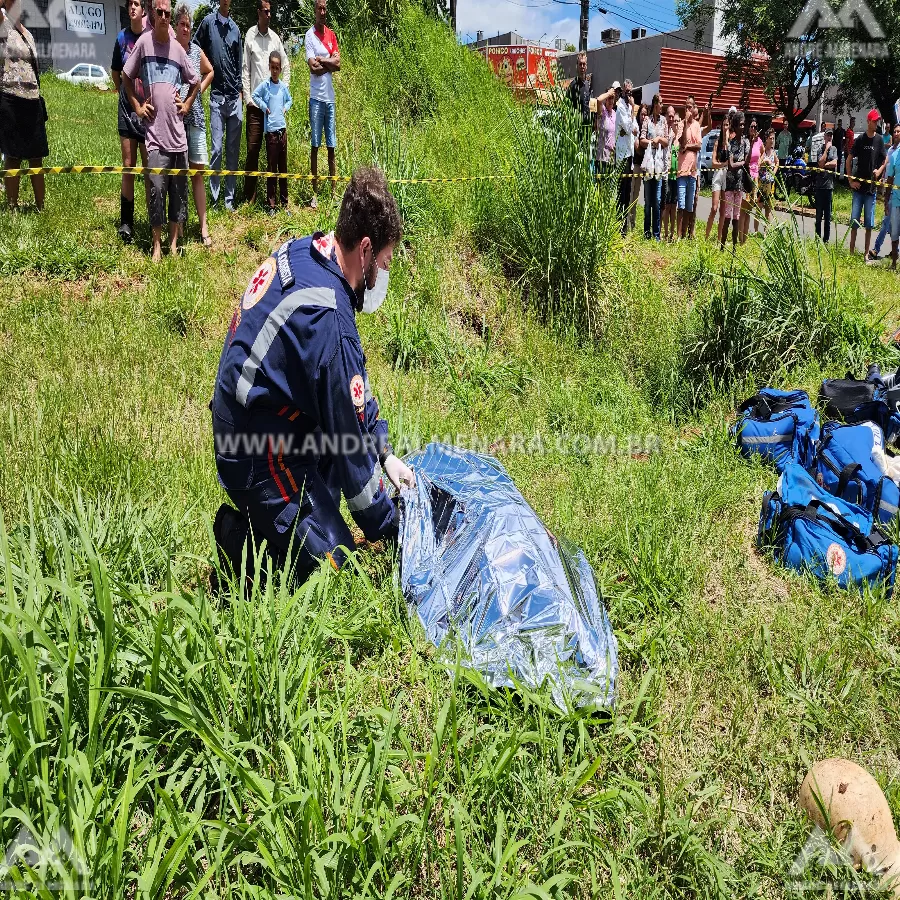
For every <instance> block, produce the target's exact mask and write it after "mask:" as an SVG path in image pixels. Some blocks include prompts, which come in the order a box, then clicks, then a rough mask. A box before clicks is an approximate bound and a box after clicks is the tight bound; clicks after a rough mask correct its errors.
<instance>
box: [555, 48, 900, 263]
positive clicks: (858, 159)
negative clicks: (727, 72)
mask: <svg viewBox="0 0 900 900" xmlns="http://www.w3.org/2000/svg"><path fill="white" fill-rule="evenodd" d="M577 65H578V68H577V73H576V76H575V78H573V79H572V81H571V82H570V84H569V86H568V88H567V97H568V99H569V102H570V103H571V104H572V106H573V107H574V108H575V111H576V113H577V114H580V115H581V118H582V124H583V125H584V128H585V138H586V141H585V142H586V144H587V143H590V145H591V147H592V149H591V156H592V167H593V171H594V172H595V173H596V174H597V176H598V177H603V176H606V177H611V178H617V179H618V182H619V183H618V206H619V210H620V213H621V216H622V228H623V231H624V232H628V231H629V230H630V229H632V228H634V226H635V219H636V214H637V204H638V197H639V194H640V192H641V191H642V190H643V204H644V237H646V238H647V239H648V240H650V239H654V240H669V241H671V240H674V239H676V238H686V237H693V235H694V227H695V221H696V215H697V213H696V200H697V197H698V196H699V193H700V176H701V172H700V167H699V155H700V150H701V146H702V142H703V138H704V137H705V136H706V135H707V134H708V133H709V132H710V131H711V130H712V129H713V127H714V124H713V115H712V113H713V107H712V98H710V101H709V103H708V104H707V106H706V107H705V108H704V109H703V110H702V111H701V110H700V108H699V106H698V104H697V102H696V100H695V98H694V97H693V96H690V95H689V96H688V97H686V98H685V100H684V101H683V104H682V105H681V106H680V110H681V111H682V112H683V116H682V115H679V113H678V111H676V108H675V106H673V105H668V106H666V107H665V108H664V107H663V104H662V100H661V98H660V96H659V94H654V95H653V98H652V101H651V103H650V104H649V106H648V105H647V104H646V103H640V104H638V103H636V102H635V100H634V97H633V87H632V83H631V82H630V81H629V80H627V79H626V80H625V82H624V84H620V83H619V82H618V81H614V82H613V83H612V85H611V86H610V88H609V89H608V90H606V91H603V92H601V93H600V94H598V95H596V96H592V95H591V85H590V81H589V79H588V77H587V57H586V56H585V55H583V54H579V57H578V61H577ZM880 119H881V116H880V114H879V113H878V111H877V110H872V111H871V112H870V113H869V114H868V116H867V119H866V131H865V132H863V133H861V134H860V135H856V134H855V132H854V128H855V126H856V120H855V119H854V118H852V117H851V119H850V124H849V128H846V129H845V128H844V127H843V125H842V120H841V119H838V122H837V125H836V126H835V127H833V128H832V127H830V126H829V127H826V128H825V129H824V132H823V134H822V136H821V138H820V140H818V141H815V140H813V139H812V137H811V138H810V141H809V146H808V151H807V152H805V153H803V154H802V155H799V154H798V155H796V158H795V155H794V154H792V152H791V134H790V132H789V131H788V129H787V128H782V129H781V131H780V133H778V135H777V136H776V132H775V129H774V128H773V127H771V125H769V127H766V128H761V127H760V122H759V120H758V119H757V118H756V117H754V116H749V115H747V114H745V113H744V112H742V111H741V110H738V109H735V108H734V107H732V108H731V109H730V110H729V111H728V112H727V113H726V114H725V116H724V117H723V120H722V122H721V123H720V125H719V126H718V127H719V132H718V136H717V137H716V139H715V143H714V146H713V149H712V158H711V161H710V168H711V170H712V174H711V184H710V186H711V189H712V191H711V193H712V196H711V203H710V210H709V214H708V217H707V221H706V237H707V238H709V237H710V234H711V233H712V230H713V228H716V227H717V237H718V241H719V244H720V246H721V247H722V248H723V249H724V247H725V245H726V242H727V240H728V233H729V230H730V231H731V242H732V246H737V244H738V243H743V242H744V241H745V240H746V239H747V235H748V233H749V231H750V223H751V221H752V222H753V230H754V232H756V233H758V232H759V231H760V229H761V227H762V228H764V227H765V225H766V224H767V223H768V222H769V219H770V217H771V214H772V209H773V207H774V200H775V188H776V184H777V183H778V182H779V180H780V176H779V173H780V172H781V173H782V177H783V176H784V175H786V174H787V173H791V172H794V171H797V170H799V169H800V167H802V168H803V169H806V170H808V171H807V176H808V179H809V181H810V182H811V186H810V192H811V194H812V197H813V200H814V202H815V208H816V226H815V227H816V234H817V235H818V236H819V237H820V238H821V239H822V240H823V241H824V242H825V243H828V241H829V240H830V237H831V219H832V206H833V194H834V186H835V178H836V177H837V176H838V175H839V174H843V175H846V177H847V180H848V183H849V186H850V189H851V191H852V198H853V199H852V212H851V217H850V219H851V221H850V243H849V249H850V251H851V252H853V251H854V249H855V247H856V238H857V232H858V230H859V228H863V229H864V230H865V254H866V260H867V261H868V262H874V261H875V260H876V259H877V258H878V254H879V253H880V251H881V247H882V244H883V242H884V240H885V238H886V237H887V236H888V235H890V237H891V242H892V253H891V256H892V265H893V267H896V264H897V249H898V241H900V190H893V189H892V188H893V185H894V182H895V180H897V174H898V173H897V172H896V169H900V153H897V148H898V146H900V125H897V126H895V127H894V129H893V136H892V139H891V143H890V144H889V145H888V146H886V143H885V140H886V139H885V138H884V137H883V136H882V134H881V133H879V123H880ZM879 182H880V183H879ZM879 195H880V196H881V197H882V198H883V202H884V218H883V221H882V224H881V229H880V232H879V234H878V236H877V238H876V242H875V246H874V248H872V247H871V246H870V245H871V237H872V231H873V230H874V228H875V206H876V203H877V198H878V196H879ZM717 220H718V225H717Z"/></svg>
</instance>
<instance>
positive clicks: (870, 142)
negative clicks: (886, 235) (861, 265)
mask: <svg viewBox="0 0 900 900" xmlns="http://www.w3.org/2000/svg"><path fill="white" fill-rule="evenodd" d="M880 120H881V114H880V113H879V112H878V110H877V109H873V110H871V111H870V112H869V114H868V115H867V116H866V133H865V134H863V135H861V136H860V137H858V138H856V139H855V140H854V141H853V149H852V150H851V151H850V153H849V154H848V156H847V170H846V174H847V178H848V179H849V180H850V189H851V190H852V191H853V207H852V211H851V213H850V252H851V253H852V252H853V251H854V249H855V248H856V233H857V231H858V230H859V227H860V224H862V226H863V228H865V229H866V250H865V253H866V258H868V256H869V248H870V245H871V243H872V229H873V228H874V227H875V194H876V182H877V181H878V179H879V178H881V176H882V175H883V174H884V167H885V163H886V161H887V160H886V155H885V152H884V142H883V141H882V140H881V135H879V134H877V133H876V132H877V128H878V122H879V121H880ZM860 214H863V220H862V221H861V220H860Z"/></svg>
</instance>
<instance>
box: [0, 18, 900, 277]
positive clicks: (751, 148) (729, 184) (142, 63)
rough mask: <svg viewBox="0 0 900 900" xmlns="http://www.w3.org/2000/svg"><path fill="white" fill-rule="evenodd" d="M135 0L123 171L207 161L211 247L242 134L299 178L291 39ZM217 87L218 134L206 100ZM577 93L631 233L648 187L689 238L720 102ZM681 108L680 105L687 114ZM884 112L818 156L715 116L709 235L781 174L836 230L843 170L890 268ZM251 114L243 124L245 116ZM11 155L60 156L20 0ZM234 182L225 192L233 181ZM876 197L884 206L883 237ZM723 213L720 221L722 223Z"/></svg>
mask: <svg viewBox="0 0 900 900" xmlns="http://www.w3.org/2000/svg"><path fill="white" fill-rule="evenodd" d="M144 2H145V3H146V7H144V6H142V0H128V2H127V7H126V9H127V13H128V18H129V24H128V26H127V27H125V28H123V29H122V31H120V32H119V34H118V36H117V38H116V41H115V45H114V50H113V58H112V64H111V70H112V77H113V81H114V83H115V86H116V88H117V90H118V92H119V100H118V132H119V139H120V146H121V153H122V164H123V165H124V166H136V165H137V164H138V160H139V159H140V163H141V164H142V165H144V166H149V167H150V168H164V169H184V170H197V171H196V172H195V173H194V174H192V175H191V176H190V182H191V185H192V194H193V199H194V205H195V207H196V211H197V218H198V222H199V228H200V239H201V240H202V242H203V244H204V245H206V246H211V244H212V239H211V237H210V234H209V227H208V222H207V214H206V213H207V210H206V206H207V192H206V183H205V177H204V175H203V174H202V171H200V170H203V169H206V168H212V169H217V170H221V169H223V168H224V169H225V170H234V169H237V168H238V166H239V157H240V147H241V134H242V131H245V133H246V157H245V164H244V165H245V169H246V170H247V171H256V170H258V168H259V165H260V152H261V149H262V146H263V143H265V147H266V170H267V171H269V172H274V173H286V172H287V150H288V147H287V114H288V111H289V110H290V109H291V106H292V102H293V101H292V97H291V93H290V88H289V85H290V61H289V60H288V57H287V54H286V53H285V51H284V47H283V45H282V42H281V39H280V38H279V36H278V35H277V34H276V33H275V31H274V30H273V29H272V28H271V27H270V19H271V0H257V3H256V11H257V24H256V25H254V26H252V27H251V28H250V29H249V30H248V31H247V34H246V35H245V36H244V38H243V40H242V38H241V34H240V31H239V29H238V26H237V25H236V23H235V22H234V20H233V19H232V18H230V16H229V7H230V3H231V0H218V9H217V10H216V11H214V12H211V13H209V14H208V15H207V16H206V17H205V18H204V19H203V20H202V21H201V22H200V24H199V26H198V28H197V31H196V34H192V28H193V16H192V11H191V8H190V7H189V6H188V4H187V3H185V2H180V3H179V5H178V6H176V7H175V8H174V10H173V8H172V5H171V4H172V0H144ZM326 18H327V0H315V24H314V25H313V26H312V27H311V28H310V29H309V30H308V31H307V33H306V39H305V56H306V61H307V65H308V66H309V70H310V89H309V93H310V96H309V124H310V131H311V141H310V144H311V147H310V172H311V176H312V179H311V180H312V198H311V200H310V205H311V206H312V207H316V206H317V202H318V201H317V191H318V150H319V147H320V146H321V143H322V140H323V138H324V140H325V144H326V147H327V150H328V171H329V175H330V176H334V175H335V174H336V168H335V146H336V133H335V94H334V85H333V83H332V73H333V72H336V71H338V70H339V69H340V64H341V56H340V49H339V47H338V42H337V38H336V36H335V34H334V32H333V31H332V30H331V29H330V28H328V27H327V25H326V24H325V23H326ZM207 90H208V91H209V133H210V136H211V143H212V147H211V152H210V149H209V148H208V147H207V139H206V136H207V121H206V115H207V114H206V111H205V110H204V106H203V94H204V93H206V92H207ZM567 96H568V99H569V101H570V102H571V103H572V105H573V106H574V108H575V110H576V112H577V113H578V114H580V115H581V117H582V124H583V125H584V132H585V136H586V143H587V144H590V145H591V147H592V150H591V157H592V159H591V165H592V168H593V171H594V172H595V173H596V174H597V175H598V177H604V176H605V177H608V178H615V179H617V180H618V186H617V194H618V206H619V210H620V213H621V216H622V222H623V225H622V227H623V231H625V232H627V231H629V230H630V229H632V228H634V226H635V219H636V215H637V206H638V199H639V195H640V193H641V191H643V206H644V222H643V225H644V236H645V237H646V238H647V239H655V240H669V241H671V240H674V239H676V238H688V237H693V235H694V228H695V224H696V216H697V212H696V205H697V197H698V196H699V193H700V175H701V172H700V166H699V156H700V150H701V146H702V142H703V139H704V137H705V136H706V135H707V134H708V133H709V132H710V130H711V129H712V128H713V127H714V124H713V107H712V98H710V100H709V103H708V104H707V106H706V107H705V108H704V109H703V110H701V109H700V108H699V106H698V104H697V102H696V100H695V98H694V97H693V96H688V97H686V98H685V100H684V102H683V104H682V105H680V107H679V110H676V108H675V106H674V105H667V106H665V107H664V106H663V103H662V100H661V98H660V96H659V94H655V95H654V96H653V98H652V101H651V103H650V104H649V106H648V104H646V103H640V104H638V103H636V102H635V100H634V95H633V87H632V84H631V82H630V81H628V80H627V79H626V81H625V82H624V84H620V83H619V82H618V81H615V82H613V83H612V85H611V86H610V87H609V89H608V90H606V91H603V92H602V93H600V94H599V95H597V96H592V95H591V85H590V80H589V79H588V77H587V58H586V57H585V56H584V55H583V54H579V56H578V70H577V74H576V77H575V78H574V79H573V80H572V81H571V83H570V84H569V86H568V89H567ZM679 111H680V114H679ZM880 119H881V117H880V115H879V113H878V111H877V110H872V111H871V112H870V113H869V114H868V116H867V118H866V130H865V131H864V132H862V133H860V134H857V133H856V131H855V128H856V121H855V119H854V118H852V117H851V118H850V121H849V127H848V128H846V129H845V128H844V127H843V124H842V120H841V119H838V121H837V124H836V126H834V127H833V128H832V127H830V126H829V127H827V128H825V130H824V132H823V133H822V134H821V135H820V136H819V137H818V139H813V138H812V136H810V140H809V141H808V144H807V148H806V152H802V148H798V150H797V151H794V152H793V153H792V151H791V134H790V132H789V131H788V129H787V128H783V129H782V130H781V131H780V132H779V133H778V134H777V136H776V132H775V130H774V129H773V128H772V127H771V126H770V127H766V128H761V127H760V123H759V121H758V120H757V118H755V117H753V116H747V115H745V113H744V112H742V111H740V110H737V109H735V108H734V107H732V108H731V109H730V110H729V111H728V113H726V115H725V116H724V118H723V120H722V122H721V123H720V124H719V131H718V135H717V137H716V139H715V143H714V146H713V148H712V155H711V161H710V168H711V188H712V191H711V194H712V196H711V204H710V210H709V214H708V217H707V221H706V237H707V238H709V237H710V235H711V233H712V230H713V228H716V229H717V232H716V234H717V238H718V241H719V244H720V246H721V247H722V248H724V247H725V244H726V242H727V240H728V236H729V231H730V232H731V242H732V246H737V244H738V243H743V242H744V241H745V240H746V239H747V235H748V234H749V231H750V223H751V221H752V222H753V230H754V232H757V233H758V232H759V231H760V227H761V225H762V226H764V225H765V224H766V223H767V222H768V221H769V219H770V216H771V213H772V209H773V205H774V196H775V187H776V183H777V182H778V180H779V173H780V172H781V173H782V174H784V173H793V172H796V171H798V170H805V172H806V179H807V183H808V193H810V195H811V196H812V198H813V200H814V203H815V210H816V213H815V216H816V225H815V230H816V234H817V235H818V236H819V237H820V238H821V239H822V240H823V241H824V242H825V243H828V241H829V240H830V238H831V220H832V207H833V201H832V198H833V194H834V187H835V180H836V178H839V177H846V178H847V181H848V183H849V186H850V188H851V191H852V211H851V223H850V227H851V230H850V242H849V249H850V251H851V252H853V251H854V249H855V248H856V241H857V233H858V230H859V228H863V229H864V230H865V250H864V252H865V255H866V260H867V261H869V262H874V261H875V260H876V259H877V258H878V256H879V254H880V252H881V249H882V246H883V244H884V241H885V239H886V238H887V237H888V236H890V238H891V244H892V249H891V256H892V263H893V266H894V267H896V264H897V251H898V241H900V189H898V190H894V189H893V185H894V182H895V180H896V179H897V174H898V173H897V171H896V170H897V168H898V167H900V153H898V147H900V125H897V126H895V128H894V129H893V134H892V136H891V138H890V142H889V143H888V138H887V136H882V134H881V133H879V123H880ZM245 121H246V128H244V122H245ZM0 123H2V127H0V153H2V154H3V156H4V157H5V163H4V165H5V166H6V167H7V168H10V169H15V168H18V167H19V166H20V164H21V163H22V162H23V161H27V163H28V165H29V166H30V167H33V168H37V167H40V166H41V165H42V162H43V159H44V157H46V156H47V155H48V152H49V151H48V141H47V110H46V105H45V104H44V100H43V98H42V97H41V92H40V67H39V64H38V58H37V48H36V45H35V42H34V38H33V37H32V35H31V34H30V33H29V31H28V29H27V28H25V27H24V25H23V24H22V21H21V2H20V0H0ZM31 180H32V186H33V190H34V197H35V204H36V206H37V208H38V209H41V208H42V207H43V205H44V196H45V188H44V177H43V175H32V176H31ZM223 182H224V190H223V189H222V188H223ZM134 186H135V176H134V175H129V174H123V175H122V187H121V197H120V214H119V228H118V231H119V235H120V236H121V238H122V240H123V241H125V242H130V241H132V240H133V237H134V203H135V199H134ZM5 190H6V200H7V204H8V205H9V206H11V207H15V206H16V205H17V203H18V197H19V178H18V177H9V178H7V179H6V180H5ZM144 192H145V199H146V204H147V210H148V218H149V221H150V226H151V232H152V245H153V246H152V255H153V258H154V259H155V260H157V259H159V258H160V256H161V255H162V247H163V245H162V229H163V227H164V226H165V225H166V224H167V223H168V246H169V251H170V252H171V253H175V252H177V250H178V245H179V240H180V239H181V237H182V232H183V229H184V225H185V223H186V221H187V214H188V176H187V175H170V174H158V175H155V174H151V175H149V176H148V177H145V178H144ZM209 194H210V197H211V199H212V203H213V204H218V203H219V201H220V199H221V200H223V201H224V207H225V209H226V210H227V211H233V210H234V209H235V205H236V203H237V202H238V200H237V178H236V176H235V175H225V176H224V177H222V178H220V177H219V176H218V175H212V176H210V178H209ZM879 197H881V199H882V200H883V204H884V215H883V218H882V221H881V226H880V229H879V232H878V234H877V236H876V238H875V244H874V246H872V232H873V231H874V229H875V224H876V223H875V218H876V216H875V210H876V206H877V205H878V200H879ZM243 199H244V200H245V201H246V202H247V203H250V204H253V203H255V202H256V201H257V179H256V177H254V176H250V175H248V176H246V177H245V178H244V182H243ZM265 203H266V207H267V209H268V211H269V213H270V214H272V215H274V214H275V212H276V210H277V209H278V208H279V207H281V208H285V207H287V203H288V190H287V179H286V178H278V177H269V178H268V179H267V188H266V198H265ZM717 220H718V224H717Z"/></svg>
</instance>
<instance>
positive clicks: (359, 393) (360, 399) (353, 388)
mask: <svg viewBox="0 0 900 900" xmlns="http://www.w3.org/2000/svg"><path fill="white" fill-rule="evenodd" d="M350 396H351V398H352V399H353V405H354V406H355V407H356V408H357V409H362V408H363V407H364V406H365V405H366V386H365V383H364V382H363V380H362V375H354V376H353V377H352V378H351V379H350Z"/></svg>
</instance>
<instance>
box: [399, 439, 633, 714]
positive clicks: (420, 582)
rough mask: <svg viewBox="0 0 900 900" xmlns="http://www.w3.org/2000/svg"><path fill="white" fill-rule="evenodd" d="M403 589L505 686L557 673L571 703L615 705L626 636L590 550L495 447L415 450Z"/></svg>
mask: <svg viewBox="0 0 900 900" xmlns="http://www.w3.org/2000/svg"><path fill="white" fill-rule="evenodd" d="M406 461H407V463H408V464H409V465H410V466H412V468H413V469H414V470H415V474H416V486H415V487H414V488H404V490H403V492H402V504H401V508H402V513H401V522H400V547H401V569H400V581H401V586H402V589H403V594H404V596H405V598H406V600H407V602H408V603H409V605H410V613H412V610H413V609H415V610H416V612H417V613H418V616H419V620H420V621H421V622H422V625H423V626H424V628H425V631H426V633H427V635H428V638H429V640H431V642H432V643H433V644H434V645H435V646H436V647H438V648H440V649H442V650H445V651H447V655H448V657H450V659H449V660H448V661H450V662H452V661H455V658H456V652H457V650H460V651H461V653H460V655H461V659H462V662H463V664H464V665H467V666H470V667H471V668H473V669H475V670H476V671H478V672H480V673H481V674H482V676H483V677H484V678H485V679H486V681H487V682H488V683H489V684H490V685H492V686H494V687H500V686H510V687H514V686H515V682H514V680H513V678H512V677H510V675H511V674H512V675H513V676H514V677H515V679H517V680H518V681H520V682H521V683H523V684H525V685H528V686H529V687H532V688H537V687H540V686H541V685H543V684H544V683H545V682H547V684H548V686H549V687H550V690H551V692H552V696H553V701H554V703H555V704H556V706H558V707H559V709H560V710H563V711H570V710H572V709H574V708H576V707H586V706H596V707H610V706H612V704H613V697H614V688H615V680H616V675H617V673H618V661H617V647H616V638H615V635H614V634H613V631H612V627H611V626H610V623H609V619H608V617H607V615H606V611H605V610H604V608H603V605H602V603H601V602H600V598H599V597H598V594H597V588H596V585H595V583H594V573H593V571H592V569H591V566H590V564H589V563H588V561H587V559H585V556H584V553H583V552H582V551H581V550H580V549H578V548H577V547H575V546H573V545H571V544H568V543H567V542H563V541H558V540H557V539H556V538H555V537H554V536H553V535H552V534H550V532H549V531H548V530H547V529H546V528H545V527H544V525H543V524H542V523H541V521H540V519H539V518H538V517H537V514H536V513H535V512H534V510H533V509H532V508H531V507H530V506H529V505H528V504H527V503H526V502H525V499H524V498H523V497H522V495H521V494H520V493H519V491H518V490H517V489H516V486H515V485H514V484H513V482H512V479H511V478H510V477H509V475H507V473H506V471H505V470H504V468H503V466H502V465H500V463H499V462H498V461H497V460H496V459H494V458H493V457H490V456H484V455H482V454H479V453H473V452H470V451H468V450H459V449H457V448H455V447H448V446H446V445H444V444H429V445H428V446H427V447H426V448H425V449H424V450H422V451H419V452H416V453H414V454H412V455H410V456H408V457H407V459H406Z"/></svg>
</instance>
